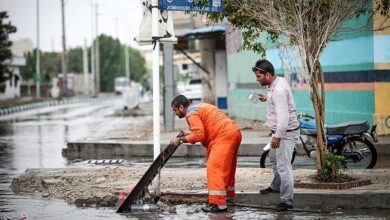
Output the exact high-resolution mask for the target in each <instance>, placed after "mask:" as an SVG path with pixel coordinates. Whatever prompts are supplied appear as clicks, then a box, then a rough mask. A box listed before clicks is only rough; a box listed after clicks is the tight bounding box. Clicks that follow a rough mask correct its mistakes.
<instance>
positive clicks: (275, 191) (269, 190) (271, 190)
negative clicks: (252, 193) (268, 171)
mask: <svg viewBox="0 0 390 220" xmlns="http://www.w3.org/2000/svg"><path fill="white" fill-rule="evenodd" d="M260 193H261V194H269V193H280V191H278V190H274V189H272V188H271V187H267V188H265V189H262V190H260Z"/></svg>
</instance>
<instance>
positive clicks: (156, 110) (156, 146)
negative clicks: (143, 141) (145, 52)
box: [152, 0, 160, 196]
mask: <svg viewBox="0 0 390 220" xmlns="http://www.w3.org/2000/svg"><path fill="white" fill-rule="evenodd" d="M157 7H158V0H152V38H154V39H156V42H155V44H156V45H155V47H154V49H153V60H152V62H153V156H154V157H153V158H154V159H156V158H157V157H158V155H159V154H160V73H159V71H160V70H159V69H160V64H159V62H160V42H159V41H158V40H157V37H158V35H159V33H158V32H159V30H158V8H157ZM154 190H155V195H156V196H159V195H160V174H158V176H157V178H155V180H154Z"/></svg>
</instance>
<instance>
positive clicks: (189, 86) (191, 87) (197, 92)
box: [177, 79, 203, 100]
mask: <svg viewBox="0 0 390 220" xmlns="http://www.w3.org/2000/svg"><path fill="white" fill-rule="evenodd" d="M177 92H178V93H179V94H181V95H184V96H185V97H187V98H188V99H190V100H201V99H202V97H203V93H202V80H201V79H191V80H189V81H187V82H186V83H184V84H178V85H177Z"/></svg>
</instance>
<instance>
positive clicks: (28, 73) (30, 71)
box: [20, 49, 61, 83]
mask: <svg viewBox="0 0 390 220" xmlns="http://www.w3.org/2000/svg"><path fill="white" fill-rule="evenodd" d="M36 51H37V49H34V51H33V52H28V53H27V54H25V57H26V65H25V66H22V67H21V68H20V73H21V75H22V77H23V79H24V80H28V79H33V78H34V75H35V74H36V61H37V58H36V54H37V53H36ZM40 60H41V81H42V82H43V83H50V81H51V79H52V78H53V77H56V76H57V75H58V73H60V72H61V53H57V52H41V51H40Z"/></svg>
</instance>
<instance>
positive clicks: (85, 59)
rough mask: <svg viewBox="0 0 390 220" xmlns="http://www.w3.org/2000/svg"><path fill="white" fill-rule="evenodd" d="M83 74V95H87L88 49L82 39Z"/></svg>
mask: <svg viewBox="0 0 390 220" xmlns="http://www.w3.org/2000/svg"><path fill="white" fill-rule="evenodd" d="M83 72H84V95H89V77H88V76H89V74H88V49H87V40H86V39H84V48H83Z"/></svg>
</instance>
